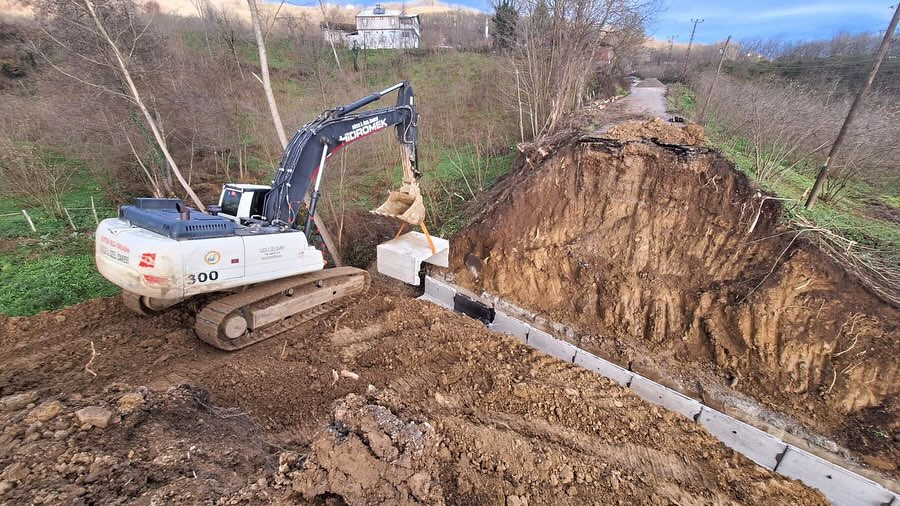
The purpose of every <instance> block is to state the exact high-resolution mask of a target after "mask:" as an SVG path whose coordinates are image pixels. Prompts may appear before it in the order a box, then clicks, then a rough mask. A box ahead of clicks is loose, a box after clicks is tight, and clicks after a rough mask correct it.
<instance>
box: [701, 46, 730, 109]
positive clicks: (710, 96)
mask: <svg viewBox="0 0 900 506" xmlns="http://www.w3.org/2000/svg"><path fill="white" fill-rule="evenodd" d="M729 42H731V35H729V36H728V38H727V39H725V47H723V48H722V56H721V57H720V58H719V66H718V68H716V75H715V76H713V80H712V83H710V85H709V91H708V92H707V93H706V102H705V103H704V104H703V109H700V117H699V118H697V123H703V118H704V117H706V109H708V108H709V99H711V98H712V94H713V90H715V89H716V81H718V80H719V73H720V72H722V62H724V61H725V53H727V52H728V43H729Z"/></svg>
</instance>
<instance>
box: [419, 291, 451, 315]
mask: <svg viewBox="0 0 900 506" xmlns="http://www.w3.org/2000/svg"><path fill="white" fill-rule="evenodd" d="M419 300H424V301H425V302H431V303H432V304H437V305H438V306H441V307H443V308H444V309H449V310H450V311H453V304H447V303H445V302H444V301H442V300H440V299H436V298H434V297H432V296H430V295H428V294H427V293H426V294H425V295H423V296H421V297H419Z"/></svg>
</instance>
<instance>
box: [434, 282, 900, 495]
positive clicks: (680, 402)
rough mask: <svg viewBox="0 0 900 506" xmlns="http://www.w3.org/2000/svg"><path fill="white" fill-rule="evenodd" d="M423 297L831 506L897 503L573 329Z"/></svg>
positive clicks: (437, 288) (437, 286) (446, 293)
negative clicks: (578, 371) (606, 352)
mask: <svg viewBox="0 0 900 506" xmlns="http://www.w3.org/2000/svg"><path fill="white" fill-rule="evenodd" d="M420 299H422V300H425V301H428V302H432V303H434V304H437V305H439V306H442V307H444V308H445V309H448V310H450V311H457V312H463V313H466V314H469V315H470V316H472V317H474V318H476V319H481V318H482V317H483V316H484V314H485V313H486V312H490V313H492V318H493V321H491V322H488V323H486V325H487V326H488V328H490V329H491V330H493V331H495V332H499V333H502V334H507V335H509V336H512V337H515V338H517V339H519V340H520V341H522V342H523V343H525V344H527V345H528V346H531V347H532V348H535V349H537V350H539V351H541V352H543V353H546V354H548V355H551V356H554V357H556V358H558V359H560V360H562V361H565V362H568V363H571V364H574V365H576V366H579V367H582V368H584V369H587V370H590V371H592V372H594V373H596V374H598V375H600V376H603V377H605V378H608V379H610V380H612V381H615V382H616V383H619V384H620V385H622V386H623V387H625V388H629V389H631V390H632V391H633V392H634V393H635V394H637V395H638V396H639V397H641V398H642V399H644V400H645V401H647V402H650V403H653V404H656V405H659V406H661V407H663V408H665V409H667V410H669V411H672V412H674V413H678V414H680V415H682V416H684V417H686V418H689V419H691V420H693V421H694V422H696V423H699V424H701V425H703V427H704V428H705V429H706V430H707V431H708V432H709V433H710V434H712V435H713V436H714V437H715V438H716V439H718V440H719V441H721V442H722V443H723V444H724V445H725V446H727V447H728V448H731V449H732V450H734V451H736V452H738V453H740V454H742V455H744V456H745V457H747V458H749V459H750V460H752V461H753V462H755V463H756V464H758V465H760V466H762V467H764V468H766V469H769V470H771V471H775V472H777V473H779V474H782V475H784V476H787V477H788V478H792V479H796V480H800V481H801V482H803V483H804V484H805V485H807V486H809V487H811V488H814V489H817V490H819V491H820V492H822V494H823V495H824V496H825V497H826V498H827V499H828V500H829V501H831V502H832V503H833V504H835V505H838V506H843V505H847V506H851V505H873V506H877V505H890V506H897V505H900V495H898V494H896V493H894V492H892V491H891V490H889V489H888V488H886V487H885V486H883V485H882V484H881V483H878V482H877V481H874V480H872V479H869V478H867V477H865V476H863V474H860V473H859V472H857V471H860V472H862V473H866V471H865V470H862V469H860V468H859V467H858V466H855V465H854V464H852V463H850V462H847V461H843V460H840V459H836V458H834V457H833V456H827V457H828V458H824V457H826V456H824V455H823V456H820V455H821V453H820V455H817V454H816V453H817V452H816V451H815V449H813V448H811V447H810V446H809V445H805V444H803V442H801V441H796V440H795V444H792V443H790V442H787V441H785V440H783V439H781V438H779V437H777V436H776V435H774V434H772V433H770V432H769V431H766V430H763V429H761V428H759V427H760V426H762V427H764V428H767V429H770V428H771V427H767V426H766V424H765V423H764V422H762V421H760V420H746V421H744V420H741V419H739V418H736V417H732V416H729V415H728V414H726V413H723V412H721V411H719V410H716V409H714V408H712V407H710V406H707V405H705V404H703V403H702V402H700V401H698V400H697V399H694V398H692V397H689V396H688V395H685V394H684V393H683V392H680V391H678V390H676V389H673V388H669V387H667V386H665V385H662V384H660V383H657V382H655V381H653V380H651V379H649V378H646V377H644V376H642V375H640V374H638V373H636V372H634V371H632V370H629V369H626V368H624V367H621V366H620V365H617V364H615V363H613V362H610V361H608V360H605V359H603V358H601V357H598V356H596V355H594V354H592V353H590V352H587V351H586V350H584V349H582V348H580V347H578V346H576V345H574V344H572V343H571V342H569V341H570V340H571V339H572V338H577V337H578V335H577V333H576V332H575V331H574V330H573V329H571V328H570V327H567V326H565V325H560V324H558V323H556V322H551V321H548V320H546V319H544V318H542V317H541V316H540V315H537V314H535V313H533V312H530V311H528V310H525V309H522V308H519V307H517V306H515V305H514V304H511V303H509V302H507V301H504V300H502V299H500V298H497V297H491V296H490V295H488V294H481V295H480V296H479V295H475V294H473V293H471V292H469V291H468V290H465V289H464V288H461V287H458V286H455V285H453V284H451V283H448V282H446V281H441V280H437V279H435V278H432V277H430V276H429V277H426V279H425V293H424V294H423V295H422V296H421V297H420ZM477 306H480V308H477ZM497 308H502V309H497ZM491 309H492V310H493V311H491ZM542 328H543V329H547V330H552V331H556V332H561V333H563V334H565V335H566V336H567V337H568V338H569V339H566V340H564V339H560V338H557V337H555V336H554V335H553V333H551V332H547V331H546V330H542ZM748 422H750V423H748ZM866 474H870V475H871V473H866ZM873 477H874V478H875V479H878V480H879V481H882V482H885V483H886V484H893V483H891V482H890V480H886V479H884V478H882V477H878V476H873Z"/></svg>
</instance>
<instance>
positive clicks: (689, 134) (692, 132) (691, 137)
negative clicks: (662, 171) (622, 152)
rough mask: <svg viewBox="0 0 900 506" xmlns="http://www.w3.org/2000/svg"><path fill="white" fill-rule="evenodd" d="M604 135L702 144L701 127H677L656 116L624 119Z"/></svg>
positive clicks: (628, 139) (621, 138) (694, 125)
mask: <svg viewBox="0 0 900 506" xmlns="http://www.w3.org/2000/svg"><path fill="white" fill-rule="evenodd" d="M604 137H606V138H610V139H617V140H620V141H636V140H640V139H647V140H656V141H658V142H662V143H665V144H686V145H690V146H703V145H704V144H705V142H706V137H705V136H704V134H703V127H702V126H700V125H697V124H694V123H691V124H689V125H686V126H684V127H677V126H674V125H671V124H669V123H666V122H665V121H663V120H661V119H659V118H656V119H654V120H652V121H626V122H624V123H620V124H618V125H615V126H613V127H612V128H610V129H609V131H608V132H607V133H606V134H604Z"/></svg>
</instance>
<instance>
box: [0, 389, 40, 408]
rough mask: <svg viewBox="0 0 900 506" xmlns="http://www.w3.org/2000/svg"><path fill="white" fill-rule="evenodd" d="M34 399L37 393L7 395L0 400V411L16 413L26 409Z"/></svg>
mask: <svg viewBox="0 0 900 506" xmlns="http://www.w3.org/2000/svg"><path fill="white" fill-rule="evenodd" d="M36 399H37V392H22V393H19V394H13V395H7V396H6V397H3V398H2V399H0V409H4V410H8V411H18V410H20V409H25V408H26V407H28V405H29V404H31V403H32V402H34V401H35V400H36Z"/></svg>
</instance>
